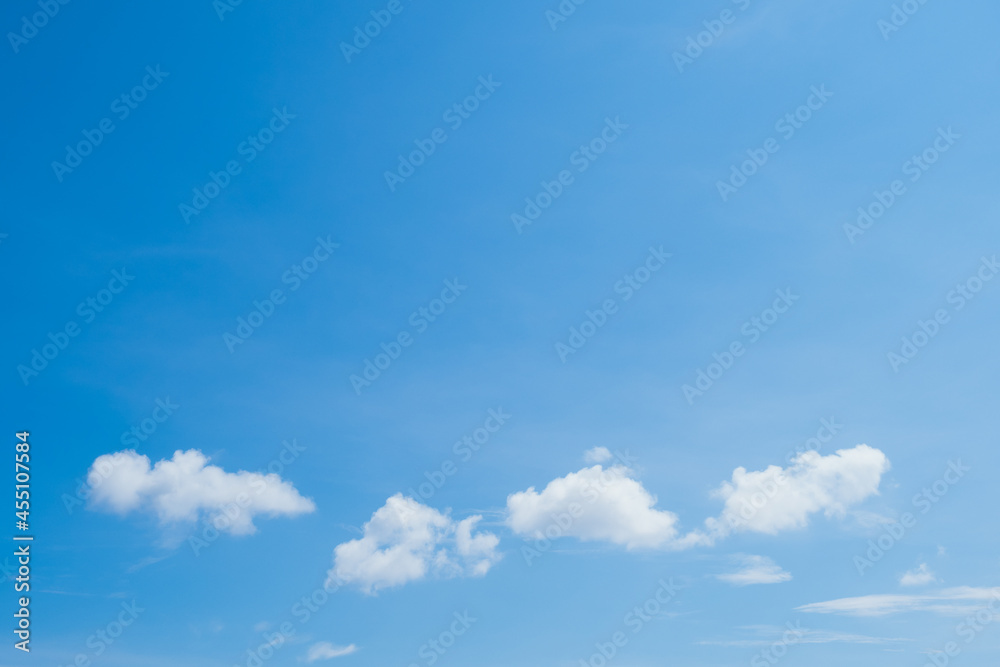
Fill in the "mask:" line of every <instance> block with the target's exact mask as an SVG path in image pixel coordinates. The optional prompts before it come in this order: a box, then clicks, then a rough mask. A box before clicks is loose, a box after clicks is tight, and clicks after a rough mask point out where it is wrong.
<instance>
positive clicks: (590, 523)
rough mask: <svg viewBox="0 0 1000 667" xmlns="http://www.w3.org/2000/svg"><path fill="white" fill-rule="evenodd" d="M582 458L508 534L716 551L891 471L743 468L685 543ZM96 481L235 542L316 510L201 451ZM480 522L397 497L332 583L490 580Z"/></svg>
mask: <svg viewBox="0 0 1000 667" xmlns="http://www.w3.org/2000/svg"><path fill="white" fill-rule="evenodd" d="M584 458H585V460H587V461H588V462H589V463H594V464H595V465H591V466H589V467H585V468H583V469H581V470H578V471H577V472H571V473H569V474H567V475H565V476H563V477H557V478H556V479H553V480H552V481H550V482H548V484H546V485H545V487H544V488H543V489H542V490H541V491H538V490H536V489H535V487H530V488H528V489H526V490H524V491H518V492H516V493H512V494H510V495H509V496H508V497H507V503H506V512H505V524H506V526H507V527H508V528H509V529H510V530H511V531H512V532H513V533H515V534H516V535H519V536H521V537H524V538H529V539H555V538H558V537H572V538H576V539H579V540H581V541H589V542H594V541H596V542H605V543H609V544H613V545H618V546H621V547H624V548H626V549H629V550H634V549H683V548H688V547H692V546H697V545H712V544H714V543H715V542H716V541H718V540H720V539H722V538H724V537H726V536H728V535H730V534H732V533H734V532H741V531H750V532H756V533H764V534H768V535H774V534H777V533H780V532H783V531H788V530H796V529H801V528H804V527H805V526H807V525H808V524H809V521H810V519H811V517H812V516H813V515H816V514H824V515H826V516H828V517H842V516H844V515H845V514H846V512H847V510H848V509H849V508H850V507H852V506H853V505H856V504H858V503H860V502H862V501H863V500H865V499H866V498H868V497H870V496H872V495H875V494H877V493H878V488H879V484H880V482H881V478H882V475H883V474H884V473H885V472H886V471H887V470H888V469H889V461H888V459H887V458H886V456H885V454H883V453H882V452H880V451H879V450H877V449H873V448H871V447H868V446H867V445H858V446H857V447H854V448H853V449H845V450H840V451H837V452H836V453H834V454H831V455H828V456H821V455H820V454H818V453H817V452H814V451H807V452H804V453H802V454H800V455H799V456H798V457H796V458H795V459H794V460H793V461H792V463H791V464H790V465H789V466H788V467H787V468H781V467H779V466H769V467H767V468H765V469H764V470H760V471H747V470H746V469H745V468H742V467H740V468H737V469H736V470H734V471H733V474H732V477H731V479H730V480H729V481H727V482H724V483H723V484H722V485H721V486H719V487H718V488H717V489H716V491H715V492H714V493H713V495H714V496H715V497H717V498H719V499H721V500H722V502H723V508H722V512H721V514H720V515H719V516H718V517H715V518H710V519H707V520H706V521H705V529H704V530H696V531H693V532H690V533H688V534H686V535H681V534H680V532H679V531H678V523H679V520H678V516H677V515H676V514H674V513H673V512H670V511H668V510H666V509H662V508H658V507H657V506H656V505H657V498H656V496H655V495H653V494H652V493H650V492H649V491H648V490H647V489H646V487H645V486H643V484H642V482H640V481H639V480H638V479H637V478H636V474H635V471H634V470H633V469H632V468H631V467H629V464H628V458H627V457H626V456H622V455H619V456H618V457H617V459H618V460H617V461H616V462H615V463H614V464H611V465H609V462H610V460H611V459H612V458H613V457H612V454H611V452H610V451H609V450H608V449H607V448H604V447H595V448H593V449H591V450H589V451H587V452H586V453H585V456H584ZM88 482H89V483H90V486H91V487H92V489H93V491H92V495H91V498H90V504H91V506H92V507H93V508H95V509H105V510H110V511H112V512H117V513H119V514H125V513H128V512H131V511H135V510H148V511H152V512H155V514H156V515H157V516H158V517H159V519H160V521H161V522H162V523H164V524H169V523H176V522H185V521H188V522H190V521H195V520H197V519H198V518H199V517H200V516H202V515H208V516H210V517H212V516H218V515H221V514H222V513H225V514H226V516H227V517H228V518H229V520H228V521H227V522H226V524H225V526H224V529H225V530H227V531H228V532H230V533H232V534H248V533H253V532H254V531H255V530H256V528H255V527H254V525H253V518H254V516H256V515H266V516H295V515H297V514H302V513H305V512H311V511H313V510H314V509H315V506H314V504H313V502H312V501H311V500H309V499H308V498H304V497H302V496H301V495H300V494H299V492H298V491H297V490H296V489H295V487H294V486H292V484H290V483H289V482H286V481H284V480H282V479H281V478H280V477H279V476H278V475H275V474H269V475H263V474H259V473H250V472H246V471H239V472H236V473H228V472H226V471H224V470H222V469H221V468H219V467H217V466H213V465H208V458H207V457H205V456H204V455H203V454H202V453H201V452H199V451H197V450H189V451H186V452H181V451H177V452H175V453H174V456H173V458H172V459H165V460H162V461H159V462H157V463H156V465H154V466H151V465H150V461H149V459H148V458H147V457H145V456H141V455H139V454H136V452H134V451H131V450H128V451H123V452H117V453H115V454H108V455H105V456H101V457H100V458H98V459H97V460H96V461H95V462H94V465H93V466H92V467H91V470H90V472H89V474H88ZM230 508H237V509H238V511H236V512H235V513H233V512H230V511H228V510H229V509H230ZM481 520H482V517H481V516H479V515H476V516H470V517H468V518H465V519H461V520H455V519H453V518H451V516H449V514H448V513H447V512H444V513H442V512H440V511H438V510H436V509H434V508H432V507H428V506H427V505H423V504H421V503H419V502H417V501H416V500H414V499H412V498H409V497H405V496H403V495H402V494H396V495H394V496H392V497H391V498H389V499H387V500H386V502H385V504H384V505H383V506H382V507H381V508H379V509H378V510H377V511H376V512H375V513H374V514H373V515H372V517H371V519H370V520H369V521H368V522H367V523H366V524H365V525H364V527H363V534H362V536H361V537H360V538H358V539H354V540H350V541H348V542H344V543H342V544H339V545H337V546H336V547H335V548H334V552H333V567H332V568H331V569H330V571H329V573H328V584H329V583H331V582H332V583H335V584H336V585H338V586H339V585H344V584H352V585H355V586H357V587H359V588H360V589H361V590H362V591H364V592H366V593H368V594H374V593H376V592H377V591H379V590H382V589H385V588H392V587H395V586H401V585H403V584H406V583H408V582H411V581H416V580H419V579H423V578H424V577H427V576H429V575H436V576H482V575H485V574H486V573H487V572H488V571H489V570H490V568H492V567H493V566H494V565H495V564H496V563H497V562H499V560H500V553H499V551H498V546H499V539H498V538H497V536H496V535H494V534H493V533H490V532H485V531H479V532H476V526H477V525H478V523H479V522H480V521H481ZM222 529H223V528H221V527H220V530H222ZM907 577H908V578H907ZM907 577H904V579H905V583H910V582H912V583H916V582H917V580H918V579H920V577H924V578H926V575H925V574H921V573H919V572H918V573H910V574H908V575H907ZM719 578H720V579H721V580H722V581H726V582H728V583H732V584H735V585H749V584H763V583H779V582H782V581H787V580H788V579H790V578H791V575H789V574H788V573H787V572H785V571H784V570H782V569H781V568H780V567H779V566H777V565H776V564H775V563H773V562H772V561H770V560H769V559H767V558H764V557H762V556H747V557H744V560H743V562H742V568H741V569H740V570H739V571H737V572H732V573H728V574H723V575H719Z"/></svg>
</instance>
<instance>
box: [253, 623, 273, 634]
mask: <svg viewBox="0 0 1000 667" xmlns="http://www.w3.org/2000/svg"><path fill="white" fill-rule="evenodd" d="M270 629H271V624H270V623H268V622H267V621H261V622H260V623H257V624H256V625H255V626H253V631H254V632H266V631H267V630H270Z"/></svg>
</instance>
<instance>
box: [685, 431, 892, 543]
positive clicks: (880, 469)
mask: <svg viewBox="0 0 1000 667" xmlns="http://www.w3.org/2000/svg"><path fill="white" fill-rule="evenodd" d="M887 470H889V460H888V459H887V458H886V456H885V454H883V453H882V452H881V451H879V450H877V449H873V448H872V447H869V446H868V445H858V446H857V447H854V448H853V449H842V450H839V451H837V452H836V453H834V454H831V455H829V456H820V455H819V454H818V453H817V452H814V451H807V452H803V453H801V454H799V455H798V456H797V457H796V458H795V459H794V460H793V461H792V464H791V465H790V466H789V467H787V468H780V467H778V466H774V465H772V466H768V467H767V468H766V469H765V470H760V471H753V472H747V470H746V469H745V468H742V467H740V468H737V469H736V470H734V471H733V476H732V480H731V481H728V482H724V483H723V484H722V486H720V487H719V488H718V489H717V490H716V491H715V492H714V493H713V495H714V496H716V497H718V498H721V499H722V500H723V501H724V502H725V507H724V508H723V510H722V514H721V515H720V516H719V517H718V518H714V519H708V520H707V521H706V522H705V524H706V526H707V528H708V533H709V538H711V539H715V538H719V537H724V536H726V535H728V534H730V533H732V532H738V531H752V532H757V533H765V534H768V535H775V534H777V533H779V532H781V531H785V530H795V529H800V528H804V527H806V526H807V525H808V523H809V519H810V517H811V516H812V515H813V514H816V513H819V512H822V513H823V514H825V515H826V516H828V517H844V516H845V515H846V513H847V509H848V508H849V507H850V506H852V505H855V504H857V503H860V502H861V501H863V500H865V499H866V498H868V497H869V496H872V495H877V494H878V487H879V483H880V482H881V479H882V475H883V474H884V473H885V472H886V471H887Z"/></svg>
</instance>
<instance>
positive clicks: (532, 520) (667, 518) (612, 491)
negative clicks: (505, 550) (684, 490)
mask: <svg viewBox="0 0 1000 667" xmlns="http://www.w3.org/2000/svg"><path fill="white" fill-rule="evenodd" d="M655 504H656V497H655V496H653V495H652V494H650V493H649V491H647V490H646V489H645V488H644V487H643V485H642V484H641V483H640V482H638V481H637V480H635V479H633V478H632V471H631V470H630V469H629V468H626V467H625V466H623V465H615V466H612V467H611V468H608V469H604V468H602V467H601V466H600V465H595V466H593V467H591V468H584V469H583V470H580V471H578V472H573V473H570V474H568V475H566V476H565V477H559V478H557V479H554V480H552V481H551V482H549V483H548V485H547V486H546V487H545V488H544V489H543V490H542V492H541V493H539V492H537V491H535V488H534V487H531V488H529V489H528V490H527V491H520V492H518V493H514V494H511V495H510V496H508V497H507V525H508V526H509V527H510V528H511V530H513V531H514V532H515V533H517V534H518V535H521V536H525V537H531V538H535V539H541V538H543V537H549V538H552V537H568V536H569V537H576V538H579V539H581V540H585V541H588V540H603V541H607V542H611V543H613V544H620V545H623V546H625V547H626V548H628V549H637V548H655V547H662V546H666V545H668V544H670V543H671V542H673V541H674V540H675V538H676V536H677V530H676V528H675V524H676V523H677V516H676V515H674V514H673V513H671V512H665V511H662V510H658V509H654V507H653V506H654V505H655Z"/></svg>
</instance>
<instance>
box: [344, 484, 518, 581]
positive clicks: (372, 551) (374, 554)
mask: <svg viewBox="0 0 1000 667" xmlns="http://www.w3.org/2000/svg"><path fill="white" fill-rule="evenodd" d="M481 519H482V517H481V516H471V517H469V518H467V519H463V520H462V521H457V522H456V521H454V520H452V519H451V518H450V517H449V516H448V515H447V514H442V513H441V512H438V511H437V510H435V509H434V508H431V507H428V506H426V505H422V504H420V503H419V502H417V501H416V500H413V499H412V498H407V497H404V496H403V495H402V494H400V493H397V494H396V495H394V496H392V497H391V498H389V499H388V500H386V501H385V505H383V506H382V507H381V508H379V509H378V510H377V511H376V512H375V514H373V515H372V518H371V520H369V521H368V523H366V524H365V525H364V534H363V536H362V537H361V538H360V539H357V540H351V541H349V542H344V543H343V544H339V545H337V547H336V548H335V549H334V550H333V554H334V564H333V568H331V570H330V571H329V573H328V579H327V586H328V587H329V586H330V585H331V584H336V585H341V584H356V585H357V586H359V587H360V588H361V589H362V590H363V591H365V592H366V593H369V594H372V593H374V592H376V591H378V590H380V589H383V588H392V587H394V586H400V585H402V584H405V583H407V582H410V581H415V580H418V579H422V578H424V577H425V576H427V575H428V574H429V573H431V572H433V573H435V574H441V575H444V576H482V575H484V574H486V572H488V571H489V569H490V568H491V567H492V566H493V565H495V564H496V563H497V562H498V561H499V560H500V554H499V553H498V552H497V550H496V548H497V545H498V544H499V539H497V537H496V535H493V534H492V533H487V532H480V533H476V534H473V530H474V529H475V527H476V524H477V523H479V521H480V520H481Z"/></svg>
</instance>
